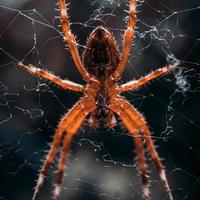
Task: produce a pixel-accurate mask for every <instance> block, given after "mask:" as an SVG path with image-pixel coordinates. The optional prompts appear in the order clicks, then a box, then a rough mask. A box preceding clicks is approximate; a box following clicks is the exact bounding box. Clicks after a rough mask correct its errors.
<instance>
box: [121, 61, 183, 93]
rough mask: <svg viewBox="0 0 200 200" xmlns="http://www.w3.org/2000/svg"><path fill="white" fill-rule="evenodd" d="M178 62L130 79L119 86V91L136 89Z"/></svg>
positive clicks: (171, 68)
mask: <svg viewBox="0 0 200 200" xmlns="http://www.w3.org/2000/svg"><path fill="white" fill-rule="evenodd" d="M179 64H180V62H177V63H175V64H173V65H170V66H166V67H163V68H161V69H157V70H156V71H154V72H152V73H150V74H148V75H146V76H145V77H142V78H140V79H139V80H133V81H130V82H128V83H125V84H122V85H120V86H119V92H120V93H122V92H128V91H132V90H136V89H138V88H140V87H142V86H143V85H145V84H146V83H148V82H150V81H152V80H154V79H156V78H158V77H160V76H162V75H164V74H166V73H168V72H170V71H172V70H173V69H174V68H176V67H177V66H178V65H179Z"/></svg>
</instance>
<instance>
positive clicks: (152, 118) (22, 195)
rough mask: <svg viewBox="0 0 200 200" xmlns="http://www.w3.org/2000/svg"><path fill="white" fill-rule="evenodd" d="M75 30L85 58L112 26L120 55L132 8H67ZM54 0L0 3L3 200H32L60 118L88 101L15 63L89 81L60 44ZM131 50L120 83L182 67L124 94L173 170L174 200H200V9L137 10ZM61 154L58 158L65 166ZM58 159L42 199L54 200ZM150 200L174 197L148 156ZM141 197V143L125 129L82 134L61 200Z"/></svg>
mask: <svg viewBox="0 0 200 200" xmlns="http://www.w3.org/2000/svg"><path fill="white" fill-rule="evenodd" d="M69 2H70V3H71V4H70V5H69V13H70V15H71V17H70V20H71V28H72V31H73V33H75V34H76V35H77V38H78V46H79V50H80V52H83V50H84V48H85V41H86V38H87V36H88V34H89V32H90V31H91V30H92V29H93V28H94V27H95V26H97V25H104V26H105V27H107V28H108V29H109V30H110V31H112V32H113V33H114V35H115V38H116V40H117V42H118V44H119V47H120V49H121V44H122V34H123V32H124V30H125V27H126V22H127V12H126V11H127V10H128V1H127V0H115V1H114V0H102V1H100V0H87V1H81V0H75V1H73V2H72V1H69ZM56 3H57V2H56V1H52V0H51V1H50V0H45V1H37V0H32V1H28V0H18V1H12V0H6V1H4V0H0V19H1V24H0V56H1V59H0V132H1V134H0V138H1V140H0V173H1V182H0V199H3V200H4V199H7V200H12V199H14V200H18V199H19V200H23V199H26V200H27V199H31V196H32V193H33V188H34V186H35V180H36V179H37V175H38V172H39V169H40V166H41V164H42V162H43V158H44V156H45V155H46V152H47V151H48V149H49V147H50V143H51V141H52V136H53V134H54V131H55V128H56V126H57V124H58V122H59V120H60V118H61V116H62V115H63V114H64V113H65V112H67V110H68V109H69V108H71V106H72V105H73V104H74V103H75V102H76V101H77V100H78V99H79V98H80V95H79V94H76V93H73V92H68V91H64V90H62V89H59V88H56V86H54V85H52V84H50V83H48V82H46V81H44V80H42V79H38V78H37V77H33V76H32V75H30V74H28V73H27V72H25V71H23V70H21V69H19V68H18V67H17V66H16V65H15V61H16V60H23V62H24V63H25V64H29V63H30V64H32V65H34V66H37V67H41V68H45V69H48V70H50V71H52V72H54V73H55V74H56V75H59V76H60V77H61V78H68V79H70V80H73V81H75V82H78V83H82V84H83V81H82V79H81V77H80V75H79V73H78V71H77V70H76V68H75V66H74V64H73V62H72V59H71V57H70V54H69V51H68V49H67V46H66V45H64V43H63V40H62V31H61V28H60V19H59V13H58V10H56V9H57V8H58V6H57V4H56ZM137 4H138V6H137V27H136V37H135V40H134V43H133V49H132V52H131V54H130V58H129V62H128V64H127V68H126V72H125V74H124V76H123V78H122V80H121V82H127V81H129V80H131V79H133V78H135V79H137V78H139V77H141V76H143V75H145V74H147V73H149V72H151V71H152V70H155V69H157V68H159V67H161V66H164V65H166V64H167V65H169V64H171V63H173V62H174V61H175V60H176V59H179V60H181V61H182V65H181V66H182V67H181V68H180V69H178V70H175V71H174V72H172V73H170V74H168V75H166V76H164V77H161V78H159V79H158V80H155V81H153V82H151V83H150V84H148V85H146V86H145V87H143V88H141V89H140V90H138V91H135V92H130V93H128V94H126V95H125V96H126V97H127V99H128V100H129V101H130V102H131V103H132V104H134V105H135V107H136V108H137V109H138V110H139V111H140V112H141V113H143V114H144V116H145V118H146V120H147V121H148V124H149V126H150V128H151V130H152V132H153V138H154V139H155V144H156V145H157V149H158V152H159V155H160V156H161V158H163V163H164V165H165V166H166V170H167V178H168V180H169V182H170V186H171V188H172V192H173V194H174V199H175V200H180V199H184V200H196V199H199V197H200V195H199V192H198V189H199V188H200V187H199V184H200V183H199V176H200V174H199V163H200V148H199V141H200V140H199V139H200V136H199V133H200V120H199V116H198V114H199V111H200V109H199V100H200V96H199V94H200V87H199V82H200V73H199V65H200V61H199V50H200V46H199V45H200V43H199V41H200V38H199V35H200V29H199V26H198V24H199V22H200V14H199V12H200V3H199V2H198V1H197V0H196V1H195V0H193V1H186V0H185V1H181V2H180V1H179V2H178V1H171V0H167V1H166V0H145V1H138V2H137ZM58 157H59V154H58V155H57V159H58ZM57 159H56V160H55V162H54V164H53V166H52V169H51V170H50V171H49V173H48V176H47V178H46V183H45V185H44V187H43V188H42V190H41V192H40V194H39V199H50V197H51V196H52V191H53V184H54V174H55V173H54V172H55V171H56V167H57ZM148 166H149V178H150V185H151V196H152V199H167V196H166V192H165V191H164V189H163V187H162V185H161V183H160V179H159V177H158V174H157V172H156V170H155V169H154V166H153V164H152V162H151V159H149V158H148ZM66 198H68V199H73V200H74V199H77V200H80V199H81V200H82V199H87V200H88V199H91V200H93V199H95V200H98V199H101V200H107V199H109V200H110V199H122V200H129V199H136V200H140V199H142V184H141V180H140V172H139V170H138V168H137V159H136V156H135V153H134V144H133V140H132V138H131V137H130V136H129V135H128V133H127V131H126V130H125V129H123V127H122V126H121V125H120V122H119V125H118V126H117V128H116V129H115V130H108V129H99V130H91V129H90V128H89V127H88V125H87V123H85V125H84V126H83V127H82V129H81V130H80V131H79V134H77V135H76V137H75V139H74V141H73V143H72V147H71V152H70V154H69V161H68V163H67V169H66V174H65V177H64V181H63V186H62V199H66Z"/></svg>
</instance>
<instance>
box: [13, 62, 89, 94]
mask: <svg viewBox="0 0 200 200" xmlns="http://www.w3.org/2000/svg"><path fill="white" fill-rule="evenodd" d="M17 65H18V66H20V67H22V68H23V69H25V70H26V71H28V72H30V73H31V74H33V75H37V76H39V77H41V78H44V79H46V80H48V81H50V82H51V83H54V84H56V85H57V86H59V87H61V88H63V89H66V90H72V91H75V92H82V93H84V91H85V87H84V86H82V85H79V84H76V83H73V82H71V81H68V80H62V79H60V78H59V77H58V76H55V75H54V74H52V73H50V72H47V71H45V70H42V69H39V68H36V67H32V66H28V65H24V64H23V63H21V62H18V63H17Z"/></svg>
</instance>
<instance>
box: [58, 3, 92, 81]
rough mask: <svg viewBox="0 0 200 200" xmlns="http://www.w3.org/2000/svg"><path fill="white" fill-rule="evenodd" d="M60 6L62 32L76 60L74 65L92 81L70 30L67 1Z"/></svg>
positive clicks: (84, 76) (85, 78)
mask: <svg viewBox="0 0 200 200" xmlns="http://www.w3.org/2000/svg"><path fill="white" fill-rule="evenodd" d="M59 5H60V15H61V25H62V30H63V33H64V40H65V41H66V42H67V44H68V47H69V49H70V52H71V55H72V58H73V60H74V63H75V65H76V67H77V69H78V71H79V72H80V74H81V75H82V77H83V79H84V80H85V81H87V82H88V81H89V79H90V77H89V74H88V72H87V70H86V69H85V68H84V66H83V64H82V62H81V59H80V55H79V52H78V48H77V44H76V39H75V36H74V35H73V34H72V33H71V30H70V23H69V17H68V14H67V9H66V6H65V0H59Z"/></svg>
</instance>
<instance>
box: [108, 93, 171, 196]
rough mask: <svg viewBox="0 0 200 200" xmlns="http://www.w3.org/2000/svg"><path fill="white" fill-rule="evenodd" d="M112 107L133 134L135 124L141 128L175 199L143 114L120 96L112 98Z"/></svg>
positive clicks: (162, 176)
mask: <svg viewBox="0 0 200 200" xmlns="http://www.w3.org/2000/svg"><path fill="white" fill-rule="evenodd" d="M110 108H111V110H113V111H114V112H116V114H118V115H119V116H120V117H121V119H122V121H123V123H124V124H125V126H126V127H127V129H128V130H129V131H130V133H131V134H133V133H132V132H133V130H134V129H133V128H132V127H134V126H135V127H136V128H137V129H140V131H141V133H143V136H144V139H145V142H146V145H147V149H148V152H149V154H150V155H151V158H152V160H153V163H154V165H155V167H156V169H157V171H158V172H159V175H160V179H161V181H162V183H163V186H164V188H165V190H166V191H167V193H168V195H169V199H170V200H173V196H172V193H171V190H170V187H169V184H168V181H167V177H166V173H165V168H164V166H163V164H162V162H161V160H160V158H159V155H158V153H157V151H156V148H155V146H154V144H153V141H152V138H151V132H150V130H149V128H148V125H147V123H146V121H145V120H144V118H143V116H142V115H141V114H140V113H139V112H138V111H137V110H136V109H135V108H134V107H133V106H132V105H131V104H130V103H129V102H128V101H126V100H125V98H123V97H119V96H118V97H117V98H113V99H112V100H111V104H110ZM144 193H145V191H144ZM144 196H145V194H144Z"/></svg>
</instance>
